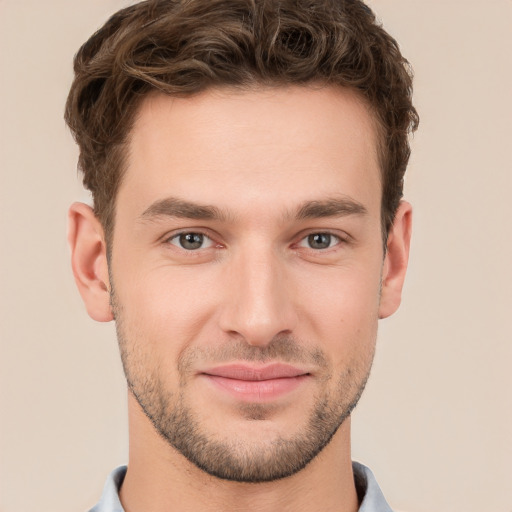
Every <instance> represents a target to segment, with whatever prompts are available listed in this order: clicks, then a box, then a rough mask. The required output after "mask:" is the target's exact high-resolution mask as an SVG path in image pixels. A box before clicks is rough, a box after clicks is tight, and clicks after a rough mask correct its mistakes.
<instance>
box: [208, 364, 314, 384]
mask: <svg viewBox="0 0 512 512" xmlns="http://www.w3.org/2000/svg"><path fill="white" fill-rule="evenodd" d="M201 373H203V374H206V375H212V376H215V377H224V378H226V379H236V380H248V381H251V380H252V381H259V380H271V379H283V378H290V377H299V376H301V375H307V374H308V373H309V372H308V371H306V370H303V369H301V368H297V367H295V366H292V365H289V364H284V363H272V364H268V365H265V366H255V365H249V364H240V363H234V364H227V365H222V366H215V367H213V368H209V369H207V370H204V371H202V372H201Z"/></svg>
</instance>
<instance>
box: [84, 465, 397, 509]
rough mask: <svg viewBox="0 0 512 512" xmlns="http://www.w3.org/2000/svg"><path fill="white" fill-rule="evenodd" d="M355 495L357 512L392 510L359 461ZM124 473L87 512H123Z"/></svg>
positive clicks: (112, 479)
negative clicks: (120, 494) (122, 486)
mask: <svg viewBox="0 0 512 512" xmlns="http://www.w3.org/2000/svg"><path fill="white" fill-rule="evenodd" d="M352 468H353V470H354V480H355V483H356V489H357V495H358V496H359V498H360V499H361V498H362V501H361V506H360V507H359V512H393V511H392V510H391V507H390V506H389V505H388V503H387V501H386V499H385V498H384V495H383V494H382V491H381V490H380V487H379V484H377V481H376V480H375V477H374V476H373V473H372V472H371V471H370V470H369V469H368V468H367V467H366V466H363V465H362V464H359V462H352ZM125 474H126V466H119V467H118V468H116V469H114V471H112V473H110V475H109V477H108V478H107V482H106V484H105V487H104V489H103V494H102V496H101V500H100V501H99V503H98V504H97V505H96V506H95V507H93V508H92V509H91V510H90V511H89V512H124V508H123V506H122V505H121V502H120V501H119V489H120V488H121V484H122V483H123V480H124V476H125Z"/></svg>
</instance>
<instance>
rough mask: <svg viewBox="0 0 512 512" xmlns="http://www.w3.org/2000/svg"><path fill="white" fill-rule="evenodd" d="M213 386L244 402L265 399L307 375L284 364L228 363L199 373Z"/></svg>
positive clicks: (286, 390) (280, 393) (292, 387)
mask: <svg viewBox="0 0 512 512" xmlns="http://www.w3.org/2000/svg"><path fill="white" fill-rule="evenodd" d="M201 375H203V376H204V377H206V378H207V379H208V381H209V382H211V383H212V384H213V385H214V386H215V387H216V388H217V389H220V390H221V391H224V392H226V393H229V394H231V395H232V396H234V397H235V398H236V399H238V400H242V401H245V402H267V401H271V400H273V399H276V398H278V397H281V396H283V395H286V394H287V393H290V392H291V391H293V390H295V389H296V388H298V387H299V386H300V385H301V384H302V383H303V382H304V381H305V380H307V379H308V377H310V376H311V375H310V374H309V373H308V372H307V371H304V370H301V369H299V368H296V367H293V366H290V365H286V364H280V363H278V364H271V365H268V366H264V367H255V366H250V365H244V364H232V365H226V366H219V367H215V368H212V369H208V370H206V371H204V372H202V373H201Z"/></svg>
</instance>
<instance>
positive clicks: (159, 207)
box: [140, 197, 228, 221]
mask: <svg viewBox="0 0 512 512" xmlns="http://www.w3.org/2000/svg"><path fill="white" fill-rule="evenodd" d="M155 217H177V218H183V219H196V220H221V221H223V220H226V219H227V217H228V216H227V214H226V213H224V212H223V211H222V210H220V209H219V208H217V207H216V206H210V205H201V204H197V203H192V202H190V201H184V200H182V199H178V198H175V197H167V198H165V199H160V200H158V201H155V202H154V203H153V204H151V205H150V206H149V207H148V208H146V209H145V210H144V212H143V213H142V215H141V216H140V218H141V219H142V220H151V219H153V218H155Z"/></svg>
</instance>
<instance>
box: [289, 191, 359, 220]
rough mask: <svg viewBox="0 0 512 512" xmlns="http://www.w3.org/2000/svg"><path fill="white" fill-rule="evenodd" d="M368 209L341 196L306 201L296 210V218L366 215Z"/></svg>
mask: <svg viewBox="0 0 512 512" xmlns="http://www.w3.org/2000/svg"><path fill="white" fill-rule="evenodd" d="M367 213H368V210H367V209H366V208H365V207H364V206H363V205H362V204H361V203H360V202H358V201H355V200H354V199H352V198H350V197H347V196H342V197H334V198H329V199H325V200H323V201H306V202H304V203H303V204H302V205H301V206H300V207H299V208H298V210H297V214H296V218H297V219H298V220H304V219H320V218H324V217H346V216H348V215H366V214H367Z"/></svg>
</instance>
